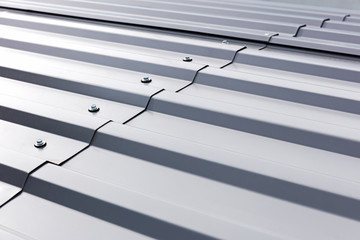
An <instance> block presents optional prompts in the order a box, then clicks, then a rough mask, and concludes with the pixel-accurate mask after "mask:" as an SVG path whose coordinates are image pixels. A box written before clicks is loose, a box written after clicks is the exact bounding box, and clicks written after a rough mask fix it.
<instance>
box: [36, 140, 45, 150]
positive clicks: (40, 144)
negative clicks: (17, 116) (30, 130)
mask: <svg viewBox="0 0 360 240" xmlns="http://www.w3.org/2000/svg"><path fill="white" fill-rule="evenodd" d="M45 146H46V142H45V141H43V140H42V139H38V140H36V143H35V144H34V147H36V148H43V147H45Z"/></svg>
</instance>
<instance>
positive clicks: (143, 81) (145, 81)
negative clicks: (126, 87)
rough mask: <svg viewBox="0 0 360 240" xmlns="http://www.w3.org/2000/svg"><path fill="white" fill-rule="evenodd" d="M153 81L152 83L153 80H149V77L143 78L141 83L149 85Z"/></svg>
mask: <svg viewBox="0 0 360 240" xmlns="http://www.w3.org/2000/svg"><path fill="white" fill-rule="evenodd" d="M151 81H152V79H151V78H149V77H143V78H142V79H141V82H142V83H149V82H151Z"/></svg>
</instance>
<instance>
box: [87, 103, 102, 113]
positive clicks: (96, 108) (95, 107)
mask: <svg viewBox="0 0 360 240" xmlns="http://www.w3.org/2000/svg"><path fill="white" fill-rule="evenodd" d="M88 110H89V112H98V111H99V110H100V108H99V107H97V106H96V104H91V106H90V108H89V109H88Z"/></svg>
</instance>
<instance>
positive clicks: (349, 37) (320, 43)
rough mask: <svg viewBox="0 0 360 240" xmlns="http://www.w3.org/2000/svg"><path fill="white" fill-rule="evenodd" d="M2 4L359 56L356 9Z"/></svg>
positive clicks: (71, 0) (91, 0)
mask: <svg viewBox="0 0 360 240" xmlns="http://www.w3.org/2000/svg"><path fill="white" fill-rule="evenodd" d="M1 6H2V7H8V8H17V9H25V10H32V11H38V12H46V13H52V14H61V15H67V16H77V17H83V18H90V19H100V20H107V21H113V22H119V23H126V24H136V25H143V26H151V27H154V26H156V27H161V28H167V29H168V28H170V29H177V30H182V31H192V32H201V33H207V34H216V35H221V36H227V37H234V38H242V39H251V40H257V41H263V42H269V41H271V43H275V44H281V45H287V46H296V47H302V48H310V49H317V50H324V51H331V52H338V53H347V54H351V55H357V56H359V54H360V49H359V45H358V43H359V42H360V35H359V27H360V25H359V23H358V22H357V21H351V20H350V19H357V18H358V17H359V16H360V14H359V13H358V12H356V11H351V10H342V9H329V8H321V7H311V8H308V7H302V6H296V5H295V6H293V5H287V4H272V3H264V2H256V1H255V2H250V1H235V2H234V1H225V2H224V3H223V2H222V3H218V2H216V1H210V0H208V1H198V0H189V1H182V2H178V1H169V0H167V1H163V0H152V1H143V0H136V1H121V2H119V1H116V0H106V1H97V0H86V1H84V0H81V1H80V0H51V1H49V0H32V1H24V0H4V1H2V4H1ZM349 21H350V22H349ZM275 34H276V36H274V37H273V38H269V36H271V35H275Z"/></svg>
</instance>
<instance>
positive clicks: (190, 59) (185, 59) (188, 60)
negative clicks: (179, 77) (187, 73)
mask: <svg viewBox="0 0 360 240" xmlns="http://www.w3.org/2000/svg"><path fill="white" fill-rule="evenodd" d="M183 61H184V62H191V61H192V58H191V57H189V56H186V57H184V58H183Z"/></svg>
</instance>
